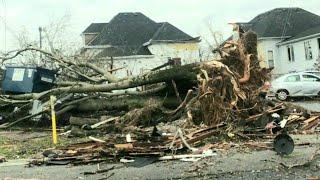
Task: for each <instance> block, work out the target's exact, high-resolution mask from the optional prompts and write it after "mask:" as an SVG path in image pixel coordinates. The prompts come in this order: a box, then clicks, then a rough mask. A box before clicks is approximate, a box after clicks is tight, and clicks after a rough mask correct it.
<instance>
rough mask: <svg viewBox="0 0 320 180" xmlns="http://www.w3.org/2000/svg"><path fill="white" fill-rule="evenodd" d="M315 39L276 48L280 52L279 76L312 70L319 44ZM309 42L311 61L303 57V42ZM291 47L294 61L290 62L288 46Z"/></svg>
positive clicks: (317, 55) (317, 54)
mask: <svg viewBox="0 0 320 180" xmlns="http://www.w3.org/2000/svg"><path fill="white" fill-rule="evenodd" d="M317 38H320V37H315V38H311V39H304V40H301V41H297V42H294V43H289V44H283V45H280V46H278V49H279V52H280V54H279V55H280V67H281V68H280V70H279V71H278V73H279V74H284V73H288V72H291V71H303V70H309V69H313V68H314V64H315V62H316V59H317V58H318V57H319V44H318V40H317ZM305 41H310V43H311V51H312V59H308V60H307V59H306V57H305V48H304V42H305ZM289 45H292V46H293V49H294V60H295V61H293V62H290V61H289V59H288V49H287V48H288V46H289Z"/></svg>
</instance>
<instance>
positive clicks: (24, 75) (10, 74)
mask: <svg viewBox="0 0 320 180" xmlns="http://www.w3.org/2000/svg"><path fill="white" fill-rule="evenodd" d="M55 74H56V71H54V70H49V69H45V68H41V67H28V66H6V70H5V72H4V77H3V81H2V91H4V92H10V93H32V92H42V91H46V90H49V89H51V88H52V86H53V85H54V84H53V83H54V80H55Z"/></svg>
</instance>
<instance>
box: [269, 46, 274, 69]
mask: <svg viewBox="0 0 320 180" xmlns="http://www.w3.org/2000/svg"><path fill="white" fill-rule="evenodd" d="M268 65H269V68H274V59H273V51H271V50H269V51H268Z"/></svg>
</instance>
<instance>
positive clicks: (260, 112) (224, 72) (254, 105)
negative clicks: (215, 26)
mask: <svg viewBox="0 0 320 180" xmlns="http://www.w3.org/2000/svg"><path fill="white" fill-rule="evenodd" d="M239 37H240V38H239V39H238V40H232V41H228V42H227V43H226V44H225V45H224V46H223V47H221V48H219V49H218V52H219V53H220V55H221V58H220V59H217V60H211V61H205V62H201V63H196V64H188V65H183V66H180V65H177V64H179V63H175V62H174V61H169V62H168V63H165V64H164V65H162V66H160V67H157V68H154V69H153V70H151V71H150V72H147V73H145V74H141V75H138V76H134V77H127V78H124V79H118V78H117V77H115V76H114V75H113V74H112V72H113V71H115V70H116V69H111V70H105V69H101V68H100V67H97V66H95V65H94V64H91V63H90V62H88V61H85V62H82V61H80V60H79V59H78V58H74V59H68V58H66V57H63V56H61V55H57V54H53V53H48V52H45V51H43V50H39V49H36V48H31V47H28V48H26V49H23V50H21V51H18V52H16V54H15V55H13V56H12V57H7V58H5V59H10V58H14V57H15V56H17V55H19V54H21V53H23V52H24V51H39V52H41V53H44V54H45V55H46V56H47V57H48V58H50V59H51V60H52V61H54V62H55V63H57V65H59V67H60V68H61V70H60V81H58V82H57V83H56V87H55V88H53V89H50V90H48V91H44V92H41V93H31V94H20V95H8V94H6V95H1V106H2V107H3V108H4V109H6V111H7V112H8V113H7V114H6V115H5V116H4V119H5V120H6V121H7V123H6V124H3V125H2V126H3V127H4V128H8V127H11V126H13V125H16V124H17V123H29V122H32V121H30V119H32V118H33V117H37V116H39V115H41V114H42V115H44V117H45V118H44V119H47V120H48V119H50V113H49V112H50V111H49V110H50V108H49V107H50V106H49V105H50V103H49V96H50V95H55V96H56V97H57V99H58V101H57V102H56V103H55V109H56V114H57V116H58V122H59V123H60V124H71V127H70V126H69V127H70V128H71V131H68V132H71V133H72V134H73V135H93V134H129V135H130V134H132V135H135V137H134V138H135V141H131V140H130V139H131V138H127V141H126V142H122V143H120V144H119V140H117V139H108V141H105V140H104V139H103V140H99V139H95V138H94V139H93V140H94V143H89V144H85V145H79V147H78V146H77V147H73V146H71V147H65V148H63V149H62V150H63V151H62V152H60V153H54V155H55V156H54V159H55V160H59V159H60V160H66V159H68V162H69V160H70V159H79V158H80V159H81V158H84V159H88V158H89V159H95V160H97V159H96V157H101V156H102V155H103V154H104V155H107V156H104V157H112V156H120V155H123V152H124V155H130V156H133V155H137V156H140V155H151V154H157V155H160V154H161V155H163V153H165V152H166V151H167V150H173V149H174V147H175V148H177V147H181V146H182V147H187V149H190V150H192V149H193V148H192V147H191V145H192V144H194V143H197V142H199V141H201V140H203V139H205V138H208V137H210V136H212V135H218V134H224V135H226V134H228V136H229V137H231V136H234V135H235V134H236V135H239V137H241V138H244V139H248V138H249V139H250V135H252V134H256V133H262V134H264V133H265V132H266V129H268V130H270V129H271V131H272V129H275V128H278V127H277V124H276V125H273V124H274V123H275V122H274V119H272V117H271V116H270V114H272V113H278V114H280V118H281V119H282V120H285V124H286V123H287V124H288V125H291V126H294V127H293V128H290V127H288V130H289V131H293V130H297V129H299V127H300V129H302V130H313V131H314V130H315V129H316V127H317V126H318V125H319V119H320V118H319V116H318V115H316V114H315V115H312V117H310V113H307V112H305V111H304V110H303V109H299V107H292V106H289V105H287V104H285V103H277V102H272V101H269V100H266V99H265V98H264V89H263V88H264V84H265V82H266V81H268V79H269V70H268V69H262V68H260V66H259V59H258V56H257V35H256V34H255V33H254V32H251V31H249V32H243V31H241V30H239ZM5 59H4V60H5ZM62 80H63V81H62ZM140 86H144V89H145V90H144V91H130V90H129V88H138V87H140ZM117 90H122V91H117ZM35 100H40V101H41V102H42V105H43V109H42V111H40V112H38V113H35V114H31V115H30V114H28V113H29V111H28V110H29V109H30V108H31V106H32V104H33V102H34V101H35ZM70 116H72V117H71V118H70ZM79 117H80V118H79ZM69 119H70V120H69ZM270 123H271V124H270ZM166 125H173V126H174V127H175V128H174V129H173V130H172V128H171V130H168V129H166V128H165V127H166ZM157 127H158V128H159V129H161V130H162V131H164V130H168V132H166V133H167V135H168V134H169V136H165V135H164V134H166V133H159V132H158V131H159V130H158V129H157ZM281 128H282V129H283V128H284V127H281ZM169 129H170V128H169ZM147 130H148V131H147ZM267 132H268V131H267ZM170 133H171V134H170ZM172 133H173V134H172ZM157 136H160V137H161V138H165V139H161V138H160V140H159V139H157V138H155V137H157ZM185 137H187V139H185ZM150 138H151V139H150ZM97 141H98V144H96V143H97ZM120 141H121V140H120ZM122 141H123V138H122ZM150 142H152V143H150ZM190 144H191V145H190ZM82 146H84V147H82ZM89 149H90V150H89ZM198 150H199V149H198ZM88 154H90V155H88ZM78 156H79V157H78ZM98 159H99V158H98ZM51 160H52V159H51ZM82 160H83V159H82Z"/></svg>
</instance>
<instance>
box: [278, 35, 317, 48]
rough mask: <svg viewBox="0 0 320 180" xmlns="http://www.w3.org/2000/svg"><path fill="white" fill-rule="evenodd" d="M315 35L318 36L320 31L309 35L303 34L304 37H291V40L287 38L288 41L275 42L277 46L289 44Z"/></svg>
mask: <svg viewBox="0 0 320 180" xmlns="http://www.w3.org/2000/svg"><path fill="white" fill-rule="evenodd" d="M317 36H320V33H316V34H312V35H309V36H304V37H301V38H297V39H292V40H289V41H284V42H279V43H277V46H282V45H286V44H290V43H295V42H298V41H302V40H305V39H310V38H314V37H317Z"/></svg>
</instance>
